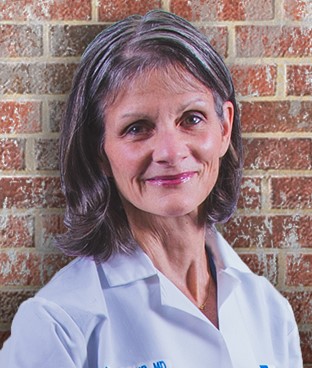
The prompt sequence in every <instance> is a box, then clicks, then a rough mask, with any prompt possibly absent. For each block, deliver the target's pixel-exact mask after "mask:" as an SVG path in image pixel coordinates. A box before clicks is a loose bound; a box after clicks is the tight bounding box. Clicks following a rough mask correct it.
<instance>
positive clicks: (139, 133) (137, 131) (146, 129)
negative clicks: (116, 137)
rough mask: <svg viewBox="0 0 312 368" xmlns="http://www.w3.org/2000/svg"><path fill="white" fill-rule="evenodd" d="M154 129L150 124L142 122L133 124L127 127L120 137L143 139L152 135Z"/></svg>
mask: <svg viewBox="0 0 312 368" xmlns="http://www.w3.org/2000/svg"><path fill="white" fill-rule="evenodd" d="M153 130H154V127H153V126H151V124H150V123H148V122H145V121H142V122H140V121H139V122H135V123H133V124H130V125H129V126H127V127H126V128H125V129H124V130H123V132H122V134H121V136H124V137H129V138H131V137H132V138H134V139H135V138H138V139H140V138H141V139H143V138H144V137H149V136H151V135H152V133H153Z"/></svg>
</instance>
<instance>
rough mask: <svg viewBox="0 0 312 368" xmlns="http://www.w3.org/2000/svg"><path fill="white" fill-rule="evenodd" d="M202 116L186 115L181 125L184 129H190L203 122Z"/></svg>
mask: <svg viewBox="0 0 312 368" xmlns="http://www.w3.org/2000/svg"><path fill="white" fill-rule="evenodd" d="M203 120H204V116H203V115H202V114H200V113H195V112H194V113H193V112H191V113H187V114H186V115H185V116H184V117H183V119H182V125H184V126H186V127H192V126H196V125H198V124H200V123H201V122H203Z"/></svg>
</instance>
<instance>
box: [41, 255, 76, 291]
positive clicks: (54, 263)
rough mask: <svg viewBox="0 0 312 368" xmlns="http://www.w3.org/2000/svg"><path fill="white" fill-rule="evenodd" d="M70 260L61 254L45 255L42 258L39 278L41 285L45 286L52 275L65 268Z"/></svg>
mask: <svg viewBox="0 0 312 368" xmlns="http://www.w3.org/2000/svg"><path fill="white" fill-rule="evenodd" d="M71 260H72V258H70V257H67V256H65V255H63V254H47V255H45V256H43V257H42V265H41V277H42V280H41V282H42V284H43V285H45V284H46V283H47V282H48V281H50V279H51V278H52V277H53V276H54V274H55V273H56V272H57V271H59V270H60V269H61V268H63V267H64V266H66V265H67V264H68V263H69V262H70V261H71Z"/></svg>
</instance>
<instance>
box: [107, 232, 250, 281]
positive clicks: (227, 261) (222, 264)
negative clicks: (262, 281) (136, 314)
mask: <svg viewBox="0 0 312 368" xmlns="http://www.w3.org/2000/svg"><path fill="white" fill-rule="evenodd" d="M206 244H207V247H208V248H209V250H210V252H211V254H212V257H213V261H214V264H215V266H216V271H217V274H219V273H220V272H221V271H225V272H226V273H227V274H229V275H231V276H232V277H233V278H236V277H235V274H236V272H239V273H240V272H251V271H250V269H249V268H248V267H247V266H246V265H245V264H244V263H243V261H242V260H241V259H240V258H239V256H238V255H237V254H236V252H235V251H234V250H233V249H232V248H231V247H230V246H229V244H228V243H227V242H226V240H225V239H224V238H223V237H222V235H221V234H220V233H219V232H218V231H216V230H215V229H214V228H212V229H209V230H207V236H206ZM102 265H103V270H104V273H105V275H106V278H107V281H108V283H109V285H110V286H111V287H115V286H121V285H126V284H129V283H132V282H135V281H137V280H142V279H146V278H148V277H151V276H155V275H159V273H160V272H159V271H158V270H157V269H156V267H155V266H154V265H153V263H152V261H151V259H150V258H149V257H148V256H147V254H146V253H145V252H144V251H143V250H142V249H141V248H140V247H139V246H137V248H136V250H135V251H134V252H133V253H132V254H120V253H118V254H115V255H113V256H112V257H111V258H110V259H109V261H108V262H104V263H103V264H102Z"/></svg>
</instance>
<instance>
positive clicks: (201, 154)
mask: <svg viewBox="0 0 312 368" xmlns="http://www.w3.org/2000/svg"><path fill="white" fill-rule="evenodd" d="M221 146H222V139H221V134H220V133H218V132H213V133H210V134H203V135H202V137H201V139H200V140H199V141H198V142H197V145H196V146H195V147H196V148H195V152H194V154H195V155H196V156H197V157H196V158H197V159H199V160H203V161H206V162H210V163H213V161H215V160H217V161H218V162H219V158H220V150H221Z"/></svg>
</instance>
